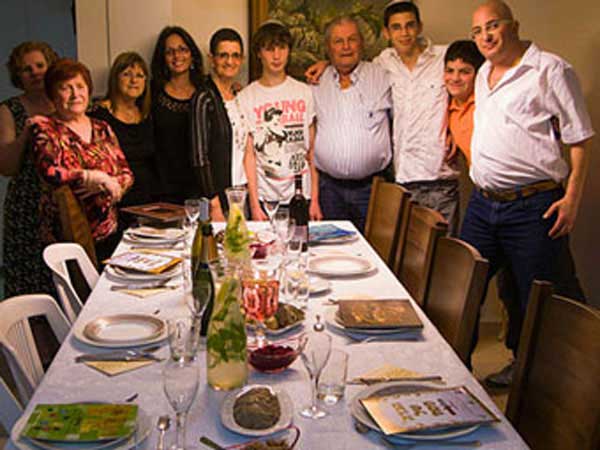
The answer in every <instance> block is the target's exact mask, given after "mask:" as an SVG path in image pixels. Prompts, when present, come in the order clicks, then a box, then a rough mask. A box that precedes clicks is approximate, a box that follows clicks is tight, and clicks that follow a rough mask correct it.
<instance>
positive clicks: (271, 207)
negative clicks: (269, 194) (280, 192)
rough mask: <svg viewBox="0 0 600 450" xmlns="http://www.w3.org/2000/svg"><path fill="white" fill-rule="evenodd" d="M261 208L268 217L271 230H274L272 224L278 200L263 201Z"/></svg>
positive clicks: (277, 207)
mask: <svg viewBox="0 0 600 450" xmlns="http://www.w3.org/2000/svg"><path fill="white" fill-rule="evenodd" d="M262 203H263V208H265V212H266V213H267V216H269V223H270V224H271V229H273V230H274V229H275V225H274V224H273V218H274V217H275V214H276V213H277V210H278V209H279V199H277V200H263V201H262Z"/></svg>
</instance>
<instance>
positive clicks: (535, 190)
mask: <svg viewBox="0 0 600 450" xmlns="http://www.w3.org/2000/svg"><path fill="white" fill-rule="evenodd" d="M560 187H561V184H560V183H557V182H556V181H554V180H544V181H538V182H536V183H531V184H526V185H525V186H519V187H517V188H514V189H503V190H500V191H491V190H487V189H483V188H481V187H479V186H477V185H475V189H476V190H477V192H479V193H480V194H481V195H483V196H484V197H485V198H487V199H489V200H494V201H496V202H512V201H515V200H517V199H520V198H527V197H531V196H532V195H534V194H539V193H540V192H546V191H551V190H553V189H558V188H560Z"/></svg>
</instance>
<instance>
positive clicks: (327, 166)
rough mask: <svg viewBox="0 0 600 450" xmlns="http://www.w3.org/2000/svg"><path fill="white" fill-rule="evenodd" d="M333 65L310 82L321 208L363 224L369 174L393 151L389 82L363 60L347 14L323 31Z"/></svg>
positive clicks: (356, 33)
mask: <svg viewBox="0 0 600 450" xmlns="http://www.w3.org/2000/svg"><path fill="white" fill-rule="evenodd" d="M325 40H326V44H327V51H328V54H329V58H330V61H331V65H330V66H329V67H328V68H327V69H326V70H325V72H324V73H323V75H322V77H321V82H320V84H319V85H318V86H313V94H314V99H315V111H316V114H317V134H316V139H315V165H316V167H317V169H318V170H319V192H320V202H321V209H322V211H323V216H324V217H325V218H326V219H350V220H351V221H352V222H353V223H354V225H355V226H356V227H357V228H358V229H359V230H363V229H364V225H365V219H366V215H367V208H368V205H369V196H370V193H371V180H372V178H373V176H375V175H377V174H380V173H382V172H383V171H384V170H385V168H386V167H387V166H388V164H389V162H390V160H391V156H392V152H391V140H390V124H389V118H388V117H389V116H388V113H389V111H390V109H391V107H392V103H391V94H390V84H389V81H388V77H387V74H386V72H385V70H384V69H382V68H381V67H379V66H377V65H374V64H372V63H369V62H364V61H361V57H362V50H363V38H362V35H361V34H360V31H359V28H358V24H357V23H356V21H355V20H354V19H352V18H349V17H341V18H338V19H336V20H334V21H333V22H332V23H331V24H329V26H328V27H327V30H326V32H325Z"/></svg>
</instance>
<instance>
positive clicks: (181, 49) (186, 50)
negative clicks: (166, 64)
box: [165, 45, 190, 56]
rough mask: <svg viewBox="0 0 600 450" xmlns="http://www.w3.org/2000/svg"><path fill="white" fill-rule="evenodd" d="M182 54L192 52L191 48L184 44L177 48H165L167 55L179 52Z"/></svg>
mask: <svg viewBox="0 0 600 450" xmlns="http://www.w3.org/2000/svg"><path fill="white" fill-rule="evenodd" d="M178 53H179V54H181V55H187V54H189V53H190V49H189V48H187V47H184V46H183V45H182V46H180V47H177V48H168V49H166V50H165V55H167V56H175V55H177V54H178Z"/></svg>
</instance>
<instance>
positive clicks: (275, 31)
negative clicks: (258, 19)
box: [252, 22, 294, 72]
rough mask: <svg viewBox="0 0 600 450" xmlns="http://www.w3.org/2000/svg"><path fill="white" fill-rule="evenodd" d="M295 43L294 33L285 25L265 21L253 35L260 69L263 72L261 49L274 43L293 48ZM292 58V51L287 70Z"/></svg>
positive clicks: (253, 44)
mask: <svg viewBox="0 0 600 450" xmlns="http://www.w3.org/2000/svg"><path fill="white" fill-rule="evenodd" d="M293 44H294V40H293V38H292V34H291V33H290V30H288V29H287V27H286V26H285V25H283V24H282V23H279V22H265V23H263V24H262V25H261V26H260V27H259V28H258V30H256V33H254V35H253V36H252V53H253V54H254V58H255V61H256V65H257V67H258V68H259V70H260V71H261V72H262V62H261V61H260V58H259V57H258V55H259V54H260V50H261V49H263V48H266V47H270V46H272V45H274V46H287V47H288V48H289V49H290V50H292V46H293ZM290 59H291V52H290V57H288V62H287V65H286V70H287V66H289V64H290Z"/></svg>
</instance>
